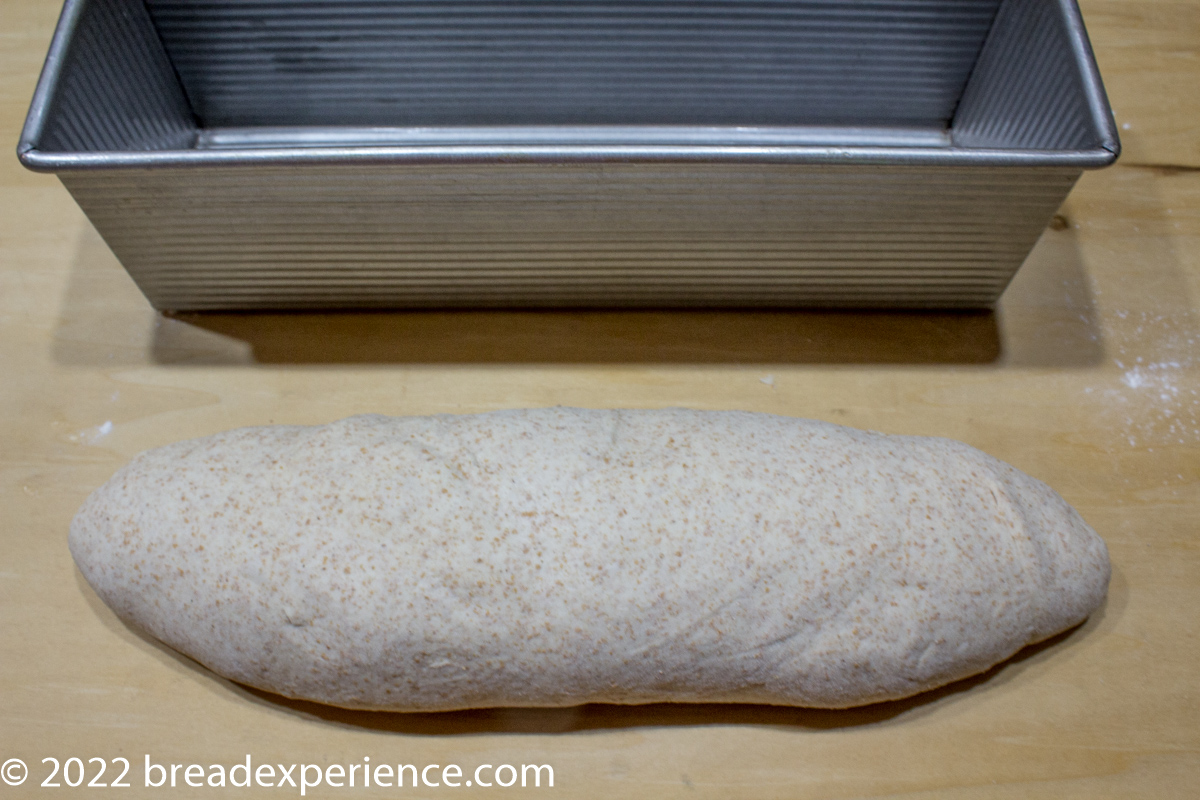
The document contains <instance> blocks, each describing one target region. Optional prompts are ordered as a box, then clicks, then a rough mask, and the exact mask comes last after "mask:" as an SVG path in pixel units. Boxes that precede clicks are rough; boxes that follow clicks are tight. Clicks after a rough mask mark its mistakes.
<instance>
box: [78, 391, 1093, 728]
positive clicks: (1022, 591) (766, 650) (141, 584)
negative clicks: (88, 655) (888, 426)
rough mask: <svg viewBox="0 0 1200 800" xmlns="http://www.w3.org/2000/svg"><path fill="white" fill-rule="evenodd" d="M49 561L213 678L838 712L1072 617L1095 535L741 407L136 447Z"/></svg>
mask: <svg viewBox="0 0 1200 800" xmlns="http://www.w3.org/2000/svg"><path fill="white" fill-rule="evenodd" d="M70 546H71V552H72V554H73V555H74V557H75V561H76V563H77V564H78V565H79V569H80V570H81V571H82V573H83V575H84V577H85V578H86V579H87V581H88V582H89V583H90V584H91V585H92V587H93V588H94V589H95V590H96V592H97V593H98V594H99V595H100V597H101V598H103V600H104V602H106V603H107V604H108V605H109V606H110V607H111V608H112V609H113V610H114V611H115V612H116V613H117V614H118V615H119V616H120V617H121V618H122V619H124V620H126V621H127V622H129V623H130V624H132V625H135V626H137V627H139V628H142V629H144V630H146V631H147V632H149V633H150V634H152V635H154V636H156V637H157V638H159V639H161V640H162V641H163V642H165V643H167V644H168V645H170V646H171V647H173V648H175V649H176V650H179V651H180V652H182V653H185V654H187V655H188V656H191V657H192V658H193V659H195V660H196V661H199V662H200V663H201V664H204V665H205V666H207V667H209V668H210V669H212V670H213V671H214V672H217V673H219V674H220V675H223V676H225V677H227V678H230V679H232V680H235V681H238V682H241V683H244V684H249V685H250V686H255V687H258V688H261V689H265V690H269V691H271V692H276V693H278V694H282V695H286V696H288V697H293V698H303V699H307V700H315V701H319V702H322V703H329V704H333V705H337V706H344V707H349V708H363V709H392V710H420V711H432V710H449V709H461V708H470V707H484V706H563V705H574V704H579V703H586V702H607V703H649V702H661V701H689V702H692V701H695V702H700V701H703V702H755V703H774V704H787V705H803V706H817V707H827V708H838V707H846V706H853V705H859V704H864V703H871V702H875V701H880V700H888V699H894V698H900V697H905V696H907V695H912V694H915V693H917V692H921V691H923V690H926V689H930V688H933V687H935V686H939V685H941V684H945V683H948V682H950V681H954V680H957V679H959V678H964V677H967V676H969V675H972V674H975V673H978V672H981V671H983V670H986V669H987V668H988V667H990V666H992V665H993V664H996V663H997V662H999V661H1002V660H1004V659H1006V658H1008V657H1009V656H1011V655H1012V654H1013V653H1015V652H1016V651H1017V650H1019V649H1020V648H1022V647H1024V646H1025V645H1027V644H1030V643H1033V642H1037V641H1039V640H1041V639H1045V638H1047V637H1049V636H1052V635H1054V634H1055V633H1058V632H1060V631H1062V630H1064V629H1067V628H1070V627H1071V626H1073V625H1076V624H1077V623H1079V622H1081V621H1082V620H1084V619H1085V618H1086V617H1087V616H1088V615H1089V614H1090V613H1091V612H1092V611H1093V610H1094V609H1096V608H1097V606H1098V605H1099V604H1100V603H1101V602H1102V600H1103V598H1104V595H1105V592H1106V590H1107V585H1108V579H1109V562H1108V553H1107V550H1106V549H1105V546H1104V543H1103V541H1102V540H1101V539H1100V537H1099V536H1097V535H1096V533H1095V532H1094V531H1092V529H1091V528H1089V527H1088V526H1087V524H1086V523H1084V521H1083V520H1082V519H1081V518H1080V517H1079V515H1078V514H1077V513H1075V511H1074V510H1073V509H1072V508H1071V507H1070V506H1069V505H1067V503H1066V502H1065V501H1064V500H1063V499H1062V498H1061V497H1059V495H1058V494H1056V493H1055V492H1054V491H1053V490H1051V489H1050V488H1049V487H1047V486H1046V485H1044V484H1042V483H1040V482H1039V481H1037V480H1034V479H1033V478H1030V477H1028V476H1026V475H1024V474H1023V473H1021V472H1018V471H1017V470H1016V469H1014V468H1013V467H1010V466H1008V465H1007V464H1004V463H1002V462H1000V461H997V460H996V459H994V458H991V457H990V456H987V455H985V454H983V453H981V452H979V451H978V450H974V449H972V448H971V447H968V446H967V445H964V444H961V443H958V442H954V441H950V440H946V439H935V438H923V437H909V436H885V435H882V434H877V433H867V432H863V431H858V430H854V429H851V428H845V427H840V426H837V425H832V424H828V423H823V422H813V421H808V420H799V419H791V418H785V417H777V416H771V415H766V414H753V413H741V412H701V411H688V410H680V409H671V410H664V411H590V410H582V409H570V408H552V409H540V410H526V411H502V412H494V413H488V414H478V415H470V416H435V417H414V418H388V417H383V416H359V417H352V418H350V419H346V420H342V421H341V422H335V423H332V424H330V425H324V426H319V427H284V426H275V427H263V428H246V429H241V430H234V431H229V432H227V433H222V434H218V435H215V436H209V437H207V438H204V439H197V440H194V441H186V442H180V443H177V444H173V445H170V446H167V447H162V448H159V449H156V450H152V451H150V452H147V453H143V454H142V455H140V456H138V457H137V458H136V459H134V460H133V461H132V462H131V463H130V464H129V465H128V466H126V467H125V468H124V469H122V470H121V471H120V472H118V473H117V474H116V475H115V476H114V477H113V478H112V480H110V481H109V482H108V483H107V484H105V485H104V486H103V487H101V488H100V489H98V490H97V491H96V492H95V493H93V494H92V496H91V497H89V498H88V500H87V502H86V503H85V504H84V506H83V508H82V509H81V510H80V511H79V514H78V515H77V516H76V518H75V520H74V522H73V524H72V526H71V536H70Z"/></svg>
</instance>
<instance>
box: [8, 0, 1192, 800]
mask: <svg viewBox="0 0 1200 800" xmlns="http://www.w3.org/2000/svg"><path fill="white" fill-rule="evenodd" d="M58 10H59V3H58V0H0V41H2V42H3V46H2V48H0V129H2V130H3V131H4V132H5V133H4V135H5V137H6V138H5V141H7V142H8V147H9V150H8V152H9V153H10V154H11V153H12V148H13V147H15V144H16V140H17V133H18V131H19V128H20V125H21V123H22V121H23V118H24V115H25V111H26V108H27V106H28V102H29V98H30V96H31V93H32V91H33V86H34V83H35V80H36V78H37V74H38V70H39V68H40V66H41V63H42V59H43V58H44V56H45V49H46V46H47V44H48V42H49V38H50V34H51V31H52V29H53V25H54V22H55V19H56V17H57V13H58ZM1083 10H1084V15H1085V19H1086V21H1087V23H1088V26H1089V30H1090V32H1091V35H1092V39H1093V44H1094V46H1095V48H1096V51H1097V57H1098V60H1099V62H1100V67H1101V71H1102V73H1103V75H1104V78H1105V80H1106V84H1107V87H1108V89H1109V93H1110V97H1111V100H1112V103H1113V106H1114V108H1115V110H1116V115H1117V122H1118V124H1119V126H1120V128H1121V135H1122V137H1123V140H1124V146H1125V153H1124V157H1123V159H1122V161H1121V162H1120V164H1119V165H1118V166H1116V167H1114V168H1112V169H1109V170H1105V171H1101V172H1096V173H1089V174H1087V175H1085V176H1084V178H1083V180H1082V181H1081V182H1080V183H1079V185H1078V187H1077V188H1076V190H1075V191H1074V193H1073V194H1072V195H1071V197H1070V199H1069V200H1068V201H1067V203H1066V205H1065V206H1064V208H1063V209H1062V211H1061V212H1060V218H1059V219H1058V221H1057V224H1056V225H1054V226H1052V227H1051V228H1050V229H1048V230H1047V231H1046V233H1045V235H1044V236H1043V237H1042V240H1041V242H1040V244H1039V245H1038V246H1037V249H1036V250H1035V251H1034V253H1033V255H1032V256H1031V257H1030V259H1029V261H1028V263H1027V264H1026V265H1025V267H1024V268H1023V269H1022V271H1021V273H1020V274H1019V276H1018V278H1017V280H1016V282H1015V283H1014V284H1013V286H1012V287H1011V288H1010V290H1009V291H1008V293H1007V294H1006V295H1005V297H1004V299H1003V302H1002V304H1001V305H1000V307H999V309H998V310H997V311H996V313H994V314H974V315H953V314H845V313H842V314H816V313H753V314H737V313H686V314H667V313H595V314H588V313H541V314H521V313H476V314H472V313H462V314H448V313H447V314H439V313H428V314H371V315H346V314H344V315H336V314H335V315H324V316H317V315H299V316H289V315H275V316H254V315H213V316H208V317H186V316H185V317H179V318H163V317H160V316H157V315H155V313H154V312H153V311H152V310H151V309H150V308H149V306H148V305H147V304H146V302H145V300H144V299H143V298H142V296H141V295H140V294H139V293H138V291H137V289H136V288H135V287H134V285H133V283H132V282H131V281H130V280H129V278H128V277H127V276H126V275H125V273H124V272H123V271H122V269H121V267H120V265H119V264H118V263H117V262H116V260H115V259H114V258H113V256H112V255H111V254H110V253H109V252H108V250H107V248H106V247H105V245H104V243H103V242H102V241H101V240H100V239H99V237H98V236H97V235H96V233H95V232H94V231H93V230H92V228H91V227H90V225H89V224H88V223H87V221H86V219H85V218H84V217H83V215H82V213H81V212H80V211H79V209H78V208H77V207H76V205H75V204H74V202H73V201H72V200H71V198H70V197H69V196H68V195H67V193H66V192H65V191H64V190H63V188H62V187H61V186H60V185H59V183H58V182H57V180H56V179H55V178H53V177H50V176H45V175H35V174H32V173H28V172H26V171H24V170H22V169H21V167H20V166H19V165H18V164H17V161H16V159H15V157H13V156H12V155H10V156H8V157H6V158H3V159H0V182H2V192H0V637H2V638H0V761H3V760H5V759H8V758H21V759H23V760H24V761H26V762H27V763H28V764H29V765H30V767H31V769H32V778H31V779H30V780H29V782H27V783H26V784H25V785H23V786H22V787H20V788H12V787H8V786H6V785H3V784H0V798H5V797H41V796H50V795H53V794H55V792H60V793H61V792H74V793H85V792H87V791H91V792H96V791H102V790H95V789H93V790H84V789H77V790H68V789H65V788H63V789H58V790H50V789H39V788H37V783H38V782H40V781H41V779H42V778H43V777H45V775H46V774H47V768H46V767H44V766H43V765H42V764H41V759H43V758H45V757H57V758H59V759H60V760H64V759H66V758H68V757H71V756H75V757H79V758H81V759H83V760H84V761H85V762H86V761H87V759H88V758H90V757H102V758H113V757H117V756H123V757H126V758H129V759H130V760H132V761H133V762H134V766H135V769H134V770H132V771H131V778H132V783H133V788H131V789H124V790H112V789H110V790H103V791H108V792H109V793H116V794H117V796H129V797H140V796H160V794H161V795H164V796H168V797H170V796H179V797H188V796H197V797H199V796H224V793H222V792H220V791H218V790H215V789H209V790H189V789H186V788H176V789H175V790H171V791H170V792H166V793H162V792H160V793H159V794H152V793H148V791H149V790H145V789H143V788H141V780H142V774H141V769H142V759H143V757H144V756H145V755H147V754H149V755H150V756H151V758H152V760H154V761H156V762H158V763H166V764H170V763H180V764H189V763H199V764H202V765H208V764H225V765H231V764H234V763H237V762H239V761H243V760H244V757H245V755H246V754H247V753H249V754H251V755H252V756H253V759H254V763H256V764H257V763H260V762H270V763H284V764H291V763H317V764H333V763H361V762H362V759H363V758H364V757H367V756H369V757H370V759H371V761H372V762H373V763H375V764H378V763H384V762H388V763H397V762H401V763H415V764H422V765H424V764H439V765H446V764H450V763H455V764H459V765H461V766H463V767H464V768H465V769H468V770H469V769H473V768H474V766H476V765H479V764H502V763H510V764H516V765H520V764H523V763H537V764H543V763H544V764H550V765H552V766H553V767H554V770H555V786H554V788H553V789H549V788H546V787H544V786H543V787H542V788H540V789H532V788H526V789H525V790H521V789H520V788H519V784H518V787H516V788H512V789H507V790H501V789H499V788H497V787H493V788H492V789H482V788H480V787H474V788H472V789H467V788H460V789H457V790H455V789H450V788H447V787H444V786H443V787H439V788H429V787H423V788H420V789H411V788H406V789H377V788H372V789H365V788H361V787H360V788H355V789H349V788H344V789H340V790H329V789H324V790H323V791H322V792H321V793H318V794H316V796H320V797H326V796H337V797H392V796H397V797H439V796H445V795H451V796H453V795H455V794H456V793H462V794H471V795H481V794H488V793H497V794H503V795H505V796H509V795H512V796H518V795H521V796H524V795H530V796H542V795H545V796H563V797H582V798H593V797H594V798H600V797H618V796H630V797H708V798H742V797H744V798H816V797H822V798H850V797H856V798H857V797H906V798H908V797H912V798H918V797H919V798H932V797H937V798H985V797H987V798H990V797H998V798H1017V797H1020V798H1109V797H1112V798H1116V797H1146V798H1173V797H1180V798H1183V797H1188V798H1190V797H1196V796H1198V795H1200V685H1198V683H1200V680H1198V679H1200V640H1198V639H1197V633H1198V631H1200V623H1198V621H1197V620H1198V616H1200V536H1198V535H1197V527H1198V526H1200V522H1198V520H1200V446H1198V445H1200V394H1198V392H1200V364H1198V362H1197V353H1198V352H1200V104H1198V102H1197V98H1198V96H1200V92H1198V91H1197V87H1200V3H1197V2H1169V1H1166V0H1087V1H1086V2H1084V3H1083ZM552 404H564V405H580V406H592V407H609V406H625V407H660V406H672V405H680V406H692V407H698V408H712V409H727V408H739V409H749V410H756V411H767V412H773V413H779V414H788V415H794V416H803V417H813V418H817V419H824V420H830V421H833V422H839V423H845V424H849V425H856V426H861V427H867V428H873V429H876V430H882V431H888V432H894V433H921V434H935V435H941V436H950V437H954V438H958V439H962V440H964V441H966V442H968V443H970V444H972V445H975V446H977V447H979V448H982V449H983V450H985V451H987V452H989V453H991V454H993V455H995V456H997V457H999V458H1002V459H1005V460H1007V461H1009V462H1011V463H1012V464H1014V465H1016V466H1017V467H1019V468H1021V469H1023V470H1025V471H1027V472H1029V473H1031V474H1033V475H1035V476H1037V477H1039V478H1041V479H1043V480H1045V481H1046V482H1048V483H1049V484H1051V485H1052V486H1054V487H1055V488H1057V489H1058V490H1059V491H1060V492H1061V493H1062V494H1063V495H1064V496H1065V497H1066V498H1067V499H1068V500H1069V501H1071V502H1072V503H1073V504H1075V506H1076V507H1077V508H1078V509H1079V510H1080V512H1081V513H1082V514H1083V515H1084V517H1085V518H1086V519H1087V520H1089V521H1090V522H1091V524H1092V525H1093V526H1094V527H1095V528H1096V529H1097V530H1098V531H1099V532H1100V533H1101V535H1102V536H1103V537H1104V538H1105V540H1106V541H1107V542H1108V546H1109V548H1110V550H1111V554H1112V560H1113V565H1114V574H1113V582H1112V587H1111V590H1110V594H1109V598H1108V601H1107V604H1106V606H1105V607H1104V608H1103V610H1102V611H1100V612H1099V613H1097V614H1096V615H1095V616H1094V617H1093V618H1092V619H1091V620H1090V621H1088V622H1087V623H1086V624H1085V625H1083V626H1082V627H1081V628H1079V629H1077V630H1075V631H1074V632H1072V633H1070V634H1068V635H1066V636H1064V637H1060V638H1059V639H1057V640H1054V641H1052V642H1051V643H1049V644H1048V645H1045V646H1040V647H1038V648H1035V649H1032V650H1028V651H1025V652H1023V653H1022V654H1020V655H1019V656H1018V657H1017V658H1016V659H1014V660H1012V661H1010V662H1008V663H1006V664H1004V665H1002V666H1001V667H999V668H997V669H995V670H993V671H992V672H990V673H988V674H987V675H985V676H983V677H981V678H979V679H975V680H971V681H967V682H965V683H962V684H958V685H955V686H953V687H949V688H948V689H946V690H943V691H938V692H934V693H932V694H929V695H925V696H922V697H919V698H916V699H913V700H910V701H905V702H900V703H890V704H885V705H881V706H875V707H870V708H866V709H860V710H855V711H848V712H824V711H821V712H817V711H809V710H800V709H784V708H770V707H755V706H735V707H720V706H669V705H663V706H652V707H644V708H621V707H604V706H586V707H581V708H575V709H566V710H549V711H530V710H505V709H500V710H489V711H479V712H469V713H454V714H440V715H436V714H424V715H420V714H419V715H399V714H366V713H352V712H345V711H337V710H331V709H325V708H321V707H318V706H314V705H308V704H303V703H294V702H287V701H282V700H280V699H278V698H274V697H270V696H267V695H262V694H259V693H256V692H251V691H247V690H246V689H244V688H241V687H238V686H236V685H232V684H230V683H228V682H226V681H223V680H220V679H218V678H215V677H214V676H213V675H211V674H209V673H207V672H206V671H205V670H203V669H202V668H199V667H197V666H196V665H194V664H192V663H191V662H189V661H187V660H186V659H183V658H181V657H179V656H177V655H175V654H174V653H172V652H171V651H169V650H167V649H165V648H163V647H161V646H159V645H157V644H155V643H153V642H151V641H149V640H147V639H144V638H142V637H141V636H139V635H138V634H137V633H135V632H133V631H131V630H130V629H128V628H126V627H125V626H124V625H122V624H121V623H120V622H118V621H117V620H116V619H115V618H114V617H113V615H112V614H111V613H110V612H109V611H108V610H107V609H106V608H105V607H104V606H103V605H102V604H101V603H100V602H99V601H98V600H97V599H96V597H95V596H94V595H93V594H92V592H91V590H90V589H89V588H88V587H87V586H86V584H84V583H83V582H82V581H81V579H80V578H79V576H78V574H77V572H76V570H75V568H74V565H73V564H72V561H71V558H70V555H69V553H68V552H67V548H66V532H67V527H68V524H69V522H70V519H71V517H72V515H73V514H74V512H75V510H76V509H77V508H78V506H79V505H80V503H81V502H82V501H83V499H84V498H85V497H86V495H87V494H88V492H90V491H91V490H92V489H94V488H95V487H97V486H98V485H100V484H101V483H102V482H103V481H105V480H106V479H107V478H108V477H109V476H110V475H111V474H112V473H113V472H114V471H115V470H116V469H117V468H118V467H120V466H121V465H122V464H124V463H125V462H126V461H127V460H128V459H129V458H131V457H132V456H133V455H134V454H135V453H137V452H138V451H140V450H143V449H145V448H149V447H153V446H156V445H161V444H165V443H168V442H172V441H175V440H177V439H180V438H184V437H189V436H196V435H201V434H207V433H212V432H215V431H219V430H223V429H227V428H231V427H235V426H241V425H255V424H262V423H268V422H287V423H315V422H324V421H328V420H332V419H336V418H339V417H342V416H346V415H349V414H352V413H358V412H368V411H369V412H382V413H387V414H424V413H431V412H469V411H479V410H485V409H493V408H501V407H521V406H544V405H552ZM93 769H94V767H89V770H93ZM91 774H92V773H91V771H89V776H90V775H91ZM108 777H111V773H110V774H109V776H108ZM180 780H182V775H181V776H180ZM229 794H233V795H235V796H250V797H253V796H263V797H267V796H271V797H282V796H289V795H294V794H298V792H297V791H295V790H291V789H271V790H267V789H262V790H257V791H254V790H250V791H239V792H229ZM309 796H313V794H312V793H311V792H310V795H309Z"/></svg>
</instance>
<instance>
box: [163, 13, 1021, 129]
mask: <svg viewBox="0 0 1200 800" xmlns="http://www.w3.org/2000/svg"><path fill="white" fill-rule="evenodd" d="M998 2H999V0H862V1H857V2H845V1H844V0H823V1H816V0H759V1H758V2H750V1H749V0H741V1H738V0H725V1H724V2H718V1H717V0H636V1H632V0H611V1H609V2H598V1H597V0H507V1H505V2H499V1H497V0H492V1H491V2H481V1H480V0H436V1H434V0H392V2H362V1H360V0H342V1H341V2H328V0H241V2H228V0H147V5H148V7H149V9H150V12H151V14H152V16H153V18H154V21H155V23H156V25H157V27H158V30H159V32H160V34H161V35H162V37H163V41H164V42H165V44H166V46H167V50H168V52H169V53H170V54H171V58H172V61H173V62H174V64H175V67H176V68H177V69H178V71H179V74H180V76H181V78H182V80H183V83H184V86H185V87H186V89H187V92H188V96H189V98H190V99H191V101H192V103H193V106H194V108H195V111H196V113H197V114H198V116H199V117H200V118H201V120H202V121H203V123H204V125H205V126H208V127H223V126H253V125H275V126H280V125H360V126H362V125H366V126H371V125H379V126H423V125H472V124H489V125H504V124H528V125H553V124H631V125H633V124H701V125H720V124H731V125H774V124H780V125H790V124H834V125H856V124H862V125H890V126H915V127H922V126H924V127H929V126H933V127H944V126H945V125H946V124H947V123H948V121H949V119H950V117H951V115H952V114H953V111H954V108H955V105H956V103H957V102H958V98H959V96H960V95H961V93H962V89H963V86H964V85H965V83H966V80H967V76H968V73H969V72H970V69H971V66H972V65H973V64H974V62H975V58H976V56H977V55H978V53H979V49H980V47H981V46H982V43H983V41H984V37H985V36H986V34H987V31H988V29H989V26H990V25H991V22H992V19H993V17H994V15H995V13H996V8H997V5H998Z"/></svg>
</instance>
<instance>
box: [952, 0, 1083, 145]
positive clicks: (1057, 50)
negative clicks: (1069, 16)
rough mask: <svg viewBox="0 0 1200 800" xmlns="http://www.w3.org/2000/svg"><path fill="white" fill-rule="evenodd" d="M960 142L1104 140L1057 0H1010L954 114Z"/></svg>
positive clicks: (1079, 142)
mask: <svg viewBox="0 0 1200 800" xmlns="http://www.w3.org/2000/svg"><path fill="white" fill-rule="evenodd" d="M953 136H954V143H955V144H956V145H958V146H960V147H1001V148H1026V149H1034V150H1084V149H1089V148H1094V147H1099V146H1102V144H1103V136H1102V134H1101V132H1100V131H1099V130H1098V129H1097V125H1096V122H1095V120H1094V118H1093V116H1092V111H1091V109H1090V107H1089V105H1088V95H1087V92H1086V91H1085V88H1084V75H1083V73H1082V71H1081V65H1080V64H1079V62H1078V59H1077V58H1076V57H1075V53H1074V51H1073V49H1072V47H1071V44H1070V32H1069V31H1068V28H1067V20H1066V18H1065V17H1064V15H1063V13H1062V10H1061V9H1060V7H1059V3H1058V2H1054V0H1006V1H1005V3H1004V4H1003V5H1002V7H1001V9H1000V12H999V13H998V14H997V16H996V23H995V25H994V26H993V28H992V32H991V35H990V36H989V37H988V40H987V43H986V44H985V45H984V48H983V52H982V53H980V56H979V63H978V64H977V65H976V66H975V71H974V73H973V74H972V75H971V80H970V82H969V83H968V84H967V88H966V91H965V92H964V94H963V99H962V103H961V105H960V106H959V108H958V112H957V114H956V116H955V119H954V127H953Z"/></svg>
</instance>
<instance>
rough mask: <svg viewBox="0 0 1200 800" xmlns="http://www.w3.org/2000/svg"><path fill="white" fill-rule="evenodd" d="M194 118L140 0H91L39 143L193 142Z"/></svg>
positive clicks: (72, 146)
mask: <svg viewBox="0 0 1200 800" xmlns="http://www.w3.org/2000/svg"><path fill="white" fill-rule="evenodd" d="M194 134H195V122H194V118H193V116H192V113H191V109H190V108H189V106H188V103H187V100H186V98H185V97H184V95H183V89H182V88H181V87H180V85H179V81H178V79H177V78H176V77H175V73H174V71H173V70H172V68H171V63H170V62H169V61H168V60H167V56H166V53H165V52H164V51H163V46H162V43H161V42H160V41H159V39H158V35H157V34H156V33H155V32H154V26H153V24H152V23H151V21H150V17H149V15H148V14H147V13H146V9H145V7H144V6H143V5H142V4H141V3H140V2H136V1H135V2H129V1H128V0H89V2H88V3H86V4H85V6H84V8H83V11H82V14H81V17H80V19H79V22H78V24H77V26H76V28H75V36H74V38H73V40H72V42H71V45H70V48H69V49H68V50H67V53H66V56H65V58H64V62H63V65H62V71H61V77H60V79H59V85H58V91H57V94H56V97H55V102H54V104H53V105H52V106H51V108H50V109H49V113H48V116H47V119H46V124H45V127H44V128H43V130H42V136H41V138H40V140H39V141H38V142H36V146H37V147H38V149H40V150H42V151H45V152H88V151H105V150H126V151H128V150H172V149H181V148H185V147H188V146H189V144H190V143H191V141H192V139H193V137H194Z"/></svg>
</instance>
